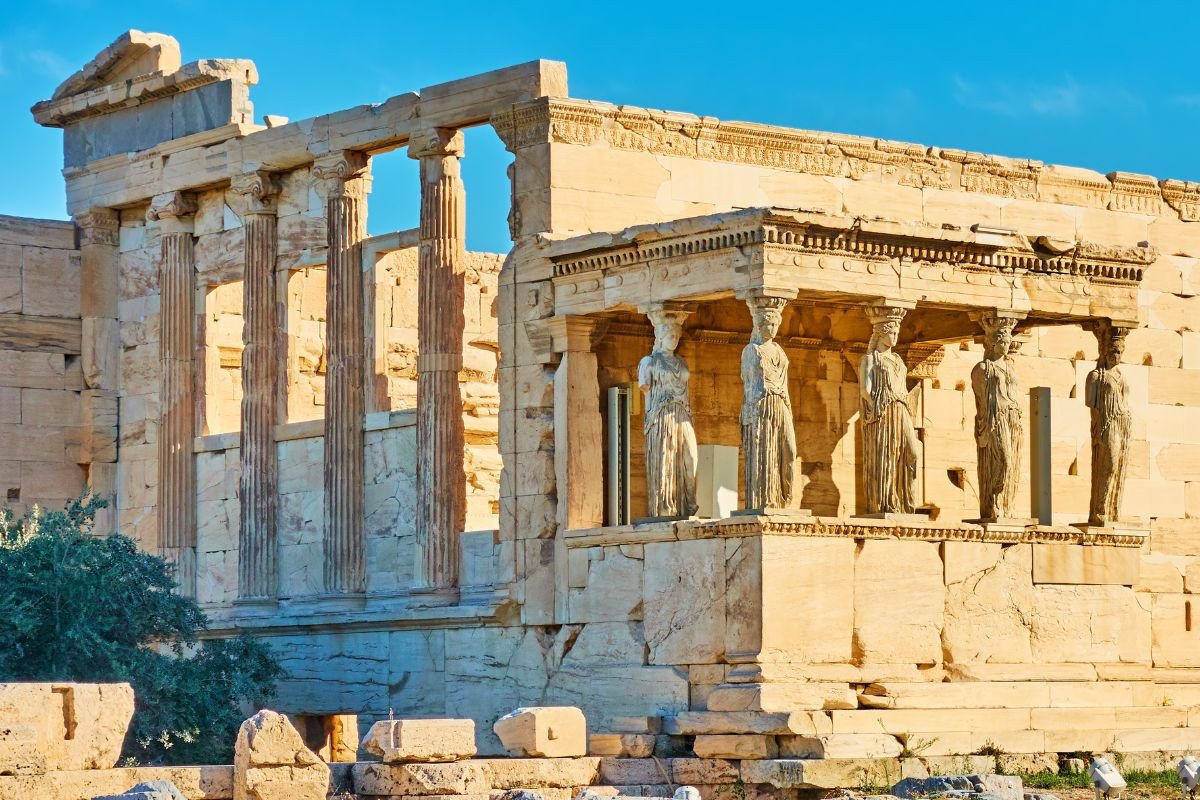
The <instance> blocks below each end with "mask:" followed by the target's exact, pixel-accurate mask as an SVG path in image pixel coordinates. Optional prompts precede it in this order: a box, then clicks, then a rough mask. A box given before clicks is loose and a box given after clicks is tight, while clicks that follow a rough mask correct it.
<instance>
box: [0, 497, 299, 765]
mask: <svg viewBox="0 0 1200 800" xmlns="http://www.w3.org/2000/svg"><path fill="white" fill-rule="evenodd" d="M106 505H107V503H105V502H104V501H103V500H102V499H99V498H94V497H89V496H85V497H84V498H81V499H79V500H74V501H72V502H71V503H69V504H68V505H67V507H66V508H65V509H64V510H63V511H58V512H44V511H41V510H38V509H34V510H33V511H31V512H29V513H27V514H25V515H24V516H22V517H17V516H16V515H15V514H14V513H13V511H12V509H10V508H8V507H5V508H3V509H0V681H80V682H110V681H128V682H129V683H130V684H132V685H133V688H134V691H135V692H136V693H137V710H136V712H135V713H134V717H133V722H132V724H131V726H130V731H129V735H128V736H127V737H126V740H125V749H124V754H125V756H126V757H127V758H128V759H132V760H134V761H136V762H137V763H146V764H221V763H225V764H227V763H230V762H231V761H232V757H233V743H234V738H235V736H236V734H237V729H238V725H239V724H240V723H241V721H242V719H243V718H244V717H245V712H246V711H247V710H249V709H250V708H252V707H254V706H259V707H261V705H262V703H263V701H264V700H266V699H267V698H268V697H269V696H270V695H271V694H272V693H273V692H274V684H275V681H276V680H277V679H278V677H279V675H280V669H279V665H278V664H277V663H276V661H275V659H274V657H273V656H272V655H271V652H270V650H269V649H268V648H267V647H266V646H265V645H263V644H262V643H261V642H259V641H257V640H255V639H252V638H250V637H248V636H242V637H241V638H238V639H232V640H207V641H203V642H199V641H198V638H197V637H198V634H200V633H201V632H202V631H203V630H204V629H205V627H206V626H207V624H208V620H207V618H206V617H205V615H204V612H203V611H201V609H200V607H199V606H198V605H197V604H196V602H195V601H194V600H192V599H190V598H187V597H182V596H180V595H178V594H176V593H175V592H174V591H173V590H174V588H175V585H176V584H175V580H174V578H173V577H172V568H171V566H170V565H169V564H167V563H166V562H165V561H163V560H162V559H161V558H159V557H157V556H154V555H151V554H149V553H145V552H142V551H140V550H138V549H137V545H136V544H135V543H134V541H133V540H132V539H129V538H127V537H125V536H122V535H120V534H116V533H114V534H111V535H109V536H95V535H93V534H92V529H93V525H94V518H95V512H96V511H97V510H98V509H100V508H103V507H105V506H106Z"/></svg>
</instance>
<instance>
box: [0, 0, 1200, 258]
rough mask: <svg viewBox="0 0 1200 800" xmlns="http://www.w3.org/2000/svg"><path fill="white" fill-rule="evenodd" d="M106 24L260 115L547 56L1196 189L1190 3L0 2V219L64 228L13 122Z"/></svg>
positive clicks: (480, 220)
mask: <svg viewBox="0 0 1200 800" xmlns="http://www.w3.org/2000/svg"><path fill="white" fill-rule="evenodd" d="M342 9H345V10H342ZM127 28H138V29H141V30H145V31H159V32H163V33H169V34H171V35H173V36H175V37H176V38H177V39H178V40H179V41H180V44H181V46H182V48H183V59H184V61H185V62H187V61H191V60H195V59H198V58H213V57H217V58H231V57H236V58H249V59H252V60H254V61H255V62H256V63H257V65H258V71H259V76H260V85H259V86H257V87H255V88H254V89H253V91H252V94H251V98H252V99H253V101H254V103H255V109H256V113H257V115H258V116H259V118H260V119H261V115H262V114H263V113H271V114H282V115H285V116H288V117H291V118H292V119H293V120H297V119H302V118H304V117H309V116H315V115H318V114H321V113H325V112H328V111H333V110H337V109H341V108H347V107H350V106H353V105H357V104H360V103H370V102H380V101H382V100H384V99H386V98H387V97H390V96H392V95H395V94H400V93H402V92H406V91H411V90H414V89H417V88H419V87H421V86H426V85H429V84H432V83H437V82H440V81H445V80H451V79H453V78H458V77H462V76H466V75H470V74H474V73H476V72H482V71H485V70H489V69H495V68H497V67H501V66H506V65H509V64H513V63H518V62H522V61H528V60H531V59H534V58H552V59H558V60H563V61H566V62H567V64H568V68H569V76H570V86H571V94H572V96H574V97H581V98H589V99H597V100H607V101H611V102H617V103H627V104H632V105H640V106H649V107H651V108H664V109H671V110H678V111H688V112H692V113H697V114H706V115H711V116H716V117H720V118H722V119H739V120H750V121H755V122H765V123H774V124H779V125H787V126H793V127H799V128H810V129H818V130H829V131H839V132H845V133H855V134H863V135H868V136H878V137H883V138H889V139H900V140H905V141H911V142H920V143H922V144H928V145H939V146H942V147H957V148H964V149H968V150H977V151H983V152H987V153H997V154H1002V155H1010V156H1021V157H1028V158H1035V159H1040V160H1042V161H1046V162H1048V163H1061V164H1071V165H1074V166H1082V167H1089V168H1091V169H1095V170H1098V171H1100V172H1109V171H1111V170H1116V169H1120V170H1125V171H1129V172H1141V173H1148V174H1151V175H1155V176H1157V177H1159V178H1165V177H1174V178H1182V179H1190V180H1198V181H1200V66H1198V64H1200V62H1198V60H1197V52H1200V51H1198V49H1197V48H1198V47H1200V5H1197V4H1196V3H1194V2H1191V1H1190V0H1178V1H1177V2H1169V3H1168V2H1156V1H1154V0H1141V1H1140V2H1120V3H1119V2H1110V1H1109V0H1093V2H1075V1H1074V0H1070V1H1069V2H1067V1H1064V2H1055V0H1041V2H1036V3H1034V2H1008V3H1002V2H993V3H981V4H975V3H968V2H965V1H964V2H959V3H942V2H923V3H921V2H913V3H902V2H896V1H895V0H893V2H871V0H862V1H861V2H857V3H832V2H821V3H808V2H802V1H800V0H794V1H793V2H790V3H789V2H782V3H768V4H761V3H758V4H747V3H737V2H733V3H730V2H723V3H713V2H692V3H686V4H656V3H653V2H644V3H632V4H629V3H611V4H610V3H570V4H567V3H553V2H542V3H534V2H525V0H519V1H517V2H486V3H485V2H479V3H475V2H464V1H461V0H460V2H437V3H421V2H416V3H414V2H396V3H372V2H365V3H354V2H347V0H325V2H313V1H312V0H292V2H286V3H284V2H279V3H265V2H251V0H246V2H226V1H225V0H187V1H184V0H151V1H146V0H125V1H124V2H112V1H110V2H101V1H100V0H39V2H28V1H27V0H6V2H5V3H4V4H3V7H2V8H0V107H2V108H3V112H2V113H3V119H4V120H5V124H4V125H2V126H0V145H2V146H3V148H4V151H5V153H6V156H7V158H6V163H5V180H4V181H3V182H2V183H0V213H4V214H16V215H23V216H44V217H58V218H61V217H63V216H64V215H65V210H64V201H63V190H62V181H61V177H60V175H59V169H60V167H61V154H60V147H61V144H60V137H61V134H60V133H59V132H58V131H55V130H49V129H44V128H39V127H38V126H36V125H35V124H34V123H33V121H32V118H31V117H30V115H29V113H28V109H29V107H30V106H31V105H32V104H33V103H34V102H35V101H37V100H41V99H43V98H46V97H49V96H50V94H51V93H52V91H53V90H54V87H55V86H56V85H57V84H58V83H59V82H60V81H61V80H62V79H63V78H65V77H66V76H67V75H69V74H70V73H71V72H73V71H74V70H75V69H77V68H78V67H79V66H81V65H82V64H83V63H84V62H86V61H87V60H88V59H89V58H91V57H92V56H93V55H94V54H95V53H96V52H97V51H98V50H99V49H100V48H101V47H103V46H105V45H106V44H108V43H109V42H110V41H111V40H112V39H114V38H115V37H116V36H117V35H118V34H119V33H121V32H122V31H123V30H125V29H127ZM489 138H490V139H491V140H490V141H489ZM467 146H468V153H467V156H468V157H467V161H466V163H465V165H464V174H465V178H466V180H467V190H468V198H469V200H468V202H469V204H470V205H469V211H470V214H471V222H472V227H471V229H470V231H469V237H470V239H469V244H470V245H471V246H472V248H473V249H491V250H501V251H503V250H506V249H507V234H506V226H505V221H504V216H505V213H506V206H507V200H508V196H507V193H508V190H507V184H506V181H505V178H504V171H503V166H504V163H505V159H506V154H505V153H504V152H503V149H502V148H501V147H500V146H499V144H498V142H496V141H495V140H494V137H491V134H490V133H489V132H485V131H477V132H474V133H473V134H472V136H471V137H470V138H469V139H468V145H467ZM377 161H378V163H377V165H376V170H375V175H376V180H375V187H374V188H375V191H374V202H373V203H372V205H371V209H372V218H371V221H370V227H371V229H372V232H373V233H378V232H382V231H384V230H388V229H396V228H399V227H408V226H410V225H412V224H413V223H414V222H415V218H416V210H417V203H416V196H415V191H413V190H415V186H416V183H415V181H416V170H415V164H414V163H412V162H409V160H408V159H406V158H404V156H403V155H402V153H394V154H391V155H390V156H388V157H384V158H380V159H378V160H377Z"/></svg>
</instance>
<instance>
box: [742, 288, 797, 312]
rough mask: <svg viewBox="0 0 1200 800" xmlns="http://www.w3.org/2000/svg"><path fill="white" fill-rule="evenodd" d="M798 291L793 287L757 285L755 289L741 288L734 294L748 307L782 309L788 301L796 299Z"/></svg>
mask: <svg viewBox="0 0 1200 800" xmlns="http://www.w3.org/2000/svg"><path fill="white" fill-rule="evenodd" d="M799 294H800V293H799V292H798V291H796V290H795V289H784V288H778V287H759V288H755V289H743V290H742V291H740V292H737V293H735V294H734V296H735V297H736V298H737V299H738V300H744V301H745V302H746V305H748V306H750V308H752V309H754V308H776V309H783V308H784V307H785V306H787V304H788V303H790V302H791V301H793V300H795V299H796V296H797V295H799Z"/></svg>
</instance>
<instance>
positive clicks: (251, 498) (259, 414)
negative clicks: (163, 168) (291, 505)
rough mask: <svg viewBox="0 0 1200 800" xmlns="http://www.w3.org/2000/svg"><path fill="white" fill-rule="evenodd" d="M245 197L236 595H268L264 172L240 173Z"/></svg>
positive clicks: (272, 553) (271, 231) (270, 509)
mask: <svg viewBox="0 0 1200 800" xmlns="http://www.w3.org/2000/svg"><path fill="white" fill-rule="evenodd" d="M233 189H234V191H236V192H238V193H240V194H243V195H245V196H246V202H247V208H246V214H245V217H244V225H245V234H246V236H245V261H244V265H245V269H244V283H243V288H242V320H243V327H242V441H241V449H240V451H239V452H240V464H241V476H240V480H239V498H240V501H241V502H240V504H239V508H240V522H241V524H240V526H239V536H238V600H239V601H265V600H271V599H273V598H274V597H275V596H276V582H277V567H276V563H277V562H276V559H277V553H276V547H277V543H276V503H277V498H276V494H277V489H278V483H279V480H278V473H279V466H278V459H277V458H276V455H275V423H276V410H277V408H278V394H279V389H278V385H279V370H278V364H279V359H280V358H281V354H282V353H283V352H286V351H285V349H284V348H283V347H282V336H281V335H280V333H281V331H280V323H279V310H278V301H277V299H276V297H275V254H276V246H277V243H276V217H275V214H276V208H275V194H276V192H277V189H276V187H275V185H274V184H273V182H272V180H271V176H270V175H269V174H267V173H251V174H249V175H243V176H241V177H240V178H238V179H237V180H235V181H234V182H233Z"/></svg>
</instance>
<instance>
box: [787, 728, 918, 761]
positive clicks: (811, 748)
mask: <svg viewBox="0 0 1200 800" xmlns="http://www.w3.org/2000/svg"><path fill="white" fill-rule="evenodd" d="M902 752H904V745H903V744H901V742H900V739H899V738H898V737H895V736H889V735H887V734H885V733H832V734H827V735H824V736H780V737H779V755H780V756H782V757H784V758H898V757H899V756H900V754H901V753H902Z"/></svg>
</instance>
